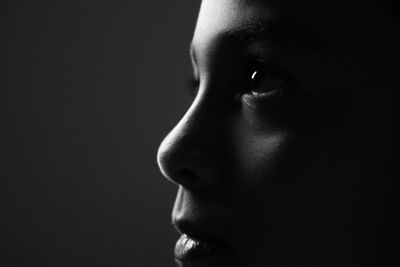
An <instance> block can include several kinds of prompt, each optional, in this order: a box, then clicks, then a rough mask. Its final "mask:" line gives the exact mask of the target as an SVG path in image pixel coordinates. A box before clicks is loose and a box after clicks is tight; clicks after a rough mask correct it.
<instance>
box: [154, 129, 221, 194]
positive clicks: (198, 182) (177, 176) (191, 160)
mask: <svg viewBox="0 0 400 267" xmlns="http://www.w3.org/2000/svg"><path fill="white" fill-rule="evenodd" d="M181 137H182V136H180V137H179V136H177V135H175V134H174V131H172V132H171V133H170V134H169V135H168V136H167V137H166V138H165V139H164V141H163V142H162V143H161V145H160V147H159V149H158V153H157V162H158V166H159V168H160V171H161V173H162V174H163V175H164V177H165V178H167V179H168V180H170V181H171V182H173V183H175V184H178V185H181V186H183V187H184V188H187V189H196V188H197V189H198V188H204V187H209V186H212V185H214V184H215V183H217V182H218V180H219V179H218V177H217V176H218V175H217V172H216V168H215V166H214V165H213V162H212V160H211V157H210V151H208V150H207V149H206V148H204V147H203V148H196V146H195V144H192V145H191V144H189V143H188V142H186V141H187V140H185V138H181Z"/></svg>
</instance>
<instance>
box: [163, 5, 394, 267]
mask: <svg viewBox="0 0 400 267" xmlns="http://www.w3.org/2000/svg"><path fill="white" fill-rule="evenodd" d="M398 24H399V23H398V22H397V21H396V20H395V18H394V17H391V16H389V15H388V13H387V10H386V7H385V6H384V4H382V6H379V5H378V6H377V5H368V4H366V3H362V4H358V3H356V1H347V2H344V1H343V2H341V1H328V2H326V1H325V2H323V3H322V2H313V1H235V0H219V1H214V0H205V1H203V2H202V7H201V10H200V14H199V18H198V23H197V27H196V30H195V33H194V38H193V42H192V46H191V56H192V61H193V68H194V74H195V75H194V79H195V81H196V83H195V84H196V85H197V86H198V88H197V94H196V97H195V98H194V100H193V104H192V106H191V107H190V109H189V110H188V111H187V113H186V114H185V115H184V117H183V118H182V120H181V121H180V122H179V123H178V125H177V126H176V127H175V128H174V129H173V130H172V131H171V133H170V134H169V135H168V136H167V137H166V138H165V140H164V141H163V143H162V144H161V146H160V149H159V153H158V161H159V165H160V168H161V171H162V172H163V174H164V175H165V176H166V177H167V178H168V179H170V180H171V181H173V182H175V183H177V184H178V185H179V192H178V196H177V200H176V203H175V207H174V212H173V219H174V222H175V224H176V226H177V228H178V230H180V231H181V232H183V233H184V234H187V235H188V236H189V237H186V236H185V238H186V239H185V238H184V239H181V243H179V242H178V243H179V244H178V252H177V255H176V256H177V258H178V260H179V263H180V265H181V266H384V265H385V266H392V265H390V264H393V266H395V263H394V260H395V258H397V257H394V256H395V255H394V254H393V251H395V250H394V244H395V243H397V241H398V239H397V221H396V220H395V218H394V217H395V216H394V215H395V213H397V198H398V197H397V194H398V190H397V189H398V180H397V178H398V171H397V170H396V169H397V168H396V167H395V166H396V165H397V163H398V157H397V154H398V151H399V149H398V148H399V147H398V145H399V143H398V123H399V117H398V114H399V113H398V98H397V97H396V96H397V94H396V93H397V90H398V88H399V82H398V80H397V76H396V75H397V71H398V70H399V63H398V62H400V61H399V55H400V54H399V52H398V47H399V44H400V42H399V37H398V34H397V32H398V30H399V25H398ZM221 240H222V241H221ZM190 264H194V265H190Z"/></svg>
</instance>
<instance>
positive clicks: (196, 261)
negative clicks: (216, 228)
mask: <svg viewBox="0 0 400 267" xmlns="http://www.w3.org/2000/svg"><path fill="white" fill-rule="evenodd" d="M174 225H175V227H176V229H177V230H178V232H179V233H180V234H181V236H180V238H179V239H178V241H177V242H176V245H175V260H176V261H177V262H178V263H179V264H180V265H181V266H213V265H214V264H215V265H219V266H220V264H218V262H226V261H227V260H228V259H230V258H231V255H232V247H231V245H230V244H229V243H228V242H226V241H225V240H223V239H221V238H220V237H215V236H213V235H212V234H210V233H209V232H206V231H204V230H203V229H202V228H201V227H200V226H199V225H197V224H195V223H193V222H190V221H187V220H179V221H175V222H174ZM212 263H214V264H212Z"/></svg>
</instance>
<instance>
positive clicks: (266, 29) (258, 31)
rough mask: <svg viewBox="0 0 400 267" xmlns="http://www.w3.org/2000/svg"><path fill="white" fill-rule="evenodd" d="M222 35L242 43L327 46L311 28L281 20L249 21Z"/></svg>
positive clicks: (318, 47)
mask: <svg viewBox="0 0 400 267" xmlns="http://www.w3.org/2000/svg"><path fill="white" fill-rule="evenodd" d="M222 35H223V39H227V40H232V41H236V42H241V43H252V42H256V41H265V42H267V43H272V44H277V45H282V44H290V43H294V44H299V43H301V44H305V45H307V46H309V47H310V48H312V49H323V48H326V45H325V44H323V43H322V42H321V41H320V40H318V38H316V36H315V35H314V34H312V33H311V32H310V31H309V30H306V29H304V28H302V27H300V26H299V25H297V24H293V23H289V22H286V21H279V20H268V21H261V22H249V23H246V24H244V25H242V26H240V27H236V28H234V29H230V30H227V31H226V32H224V33H222Z"/></svg>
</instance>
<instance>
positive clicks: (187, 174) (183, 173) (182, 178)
mask: <svg viewBox="0 0 400 267" xmlns="http://www.w3.org/2000/svg"><path fill="white" fill-rule="evenodd" d="M175 175H176V176H175V180H176V182H178V183H179V184H181V185H182V186H184V187H185V186H189V185H191V184H193V183H194V182H195V181H197V180H198V176H197V175H196V173H195V172H194V171H192V170H190V169H187V168H183V169H181V170H179V171H177V172H176V173H175Z"/></svg>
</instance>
